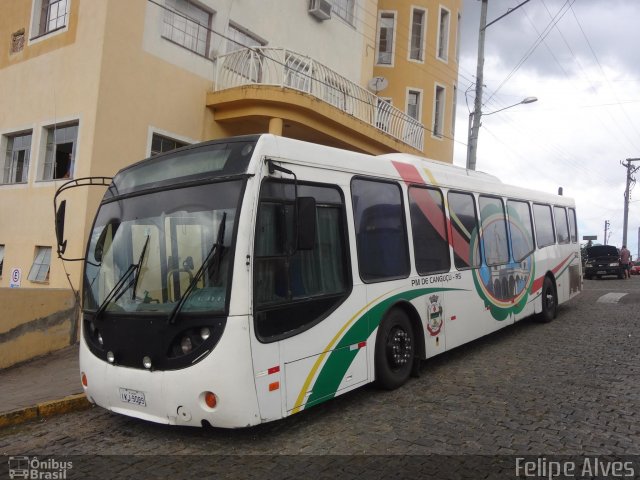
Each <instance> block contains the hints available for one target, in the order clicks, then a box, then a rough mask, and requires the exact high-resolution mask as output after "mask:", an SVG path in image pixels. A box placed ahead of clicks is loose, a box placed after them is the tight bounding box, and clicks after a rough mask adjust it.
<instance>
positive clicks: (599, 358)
mask: <svg viewBox="0 0 640 480" xmlns="http://www.w3.org/2000/svg"><path fill="white" fill-rule="evenodd" d="M608 292H621V293H627V295H625V296H624V297H622V298H621V299H620V301H619V302H617V303H603V302H598V301H597V300H598V298H601V297H602V296H603V295H605V294H606V293H608ZM639 306H640V278H638V277H635V278H632V279H631V280H627V281H624V280H602V281H596V280H594V281H585V291H584V292H583V293H582V295H580V296H579V297H578V298H577V299H574V300H573V301H571V302H570V303H569V304H567V305H565V306H563V307H562V308H560V309H559V313H558V318H557V319H556V320H554V321H553V322H551V323H549V324H539V323H536V322H534V321H532V320H526V321H523V322H521V323H519V324H517V325H514V326H510V327H508V328H506V329H505V330H503V331H501V332H498V333H496V334H493V335H490V336H488V337H485V338H483V339H480V340H478V341H476V342H473V343H471V344H469V345H466V346H463V347H461V348H458V349H455V350H453V351H451V352H448V353H446V354H444V355H443V356H440V357H437V358H434V359H431V360H429V361H427V362H425V363H424V364H423V366H422V375H421V377H420V378H412V379H411V380H410V381H409V382H408V384H407V385H405V386H404V387H403V388H400V389H398V390H395V391H392V392H386V391H380V390H377V389H375V388H374V387H372V386H369V387H365V388H362V389H359V390H357V391H355V392H352V393H351V394H347V395H346V396H342V397H338V398H336V399H334V400H332V401H330V402H327V403H325V404H322V405H320V406H318V407H315V408H313V409H311V410H309V411H306V412H303V413H301V414H298V415H294V416H293V417H290V418H288V419H285V420H283V421H278V422H274V423H269V424H265V425H262V426H259V427H256V428H250V429H243V430H218V429H191V428H180V427H171V426H164V425H157V424H153V423H149V422H145V421H142V420H136V419H131V418H127V417H123V416H120V415H116V414H112V413H109V412H107V411H105V410H103V409H101V408H92V409H90V410H87V411H83V412H77V413H72V414H67V415H63V416H59V417H54V418H51V419H49V420H47V421H43V422H36V423H28V424H23V425H21V426H17V427H11V428H7V429H5V430H2V431H0V453H1V454H4V455H36V454H37V455H93V454H101V455H105V454H154V455H187V454H207V455H209V454H217V455H230V454H231V455H235V454H260V455H273V454H288V455H299V454H312V455H344V454H357V455H361V454H376V455H395V454H443V455H461V454H468V455H474V454H475V455H496V454H508V455H511V454H517V455H553V454H562V455H603V454H610V455H630V454H635V455H638V454H640V413H639V412H638V406H639V405H640V387H639V382H638V380H639V375H640V315H639V314H638V307H639Z"/></svg>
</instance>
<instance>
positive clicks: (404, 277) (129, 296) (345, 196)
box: [56, 135, 582, 427]
mask: <svg viewBox="0 0 640 480" xmlns="http://www.w3.org/2000/svg"><path fill="white" fill-rule="evenodd" d="M82 180H86V179H78V180H74V181H72V182H70V184H69V185H68V186H67V187H65V186H63V187H61V189H60V191H59V192H57V194H56V197H57V195H58V194H59V193H61V191H62V190H64V189H66V188H71V187H72V186H77V185H80V184H82V183H83V181H82ZM84 183H85V184H86V183H87V182H86V181H85V182H84ZM89 183H94V182H92V181H89ZM106 184H107V183H106V182H105V185H106ZM63 203H64V202H63ZM61 207H63V205H61ZM63 229H64V208H62V209H59V210H58V215H57V222H56V232H57V234H58V243H59V249H61V251H62V252H63V251H64V245H65V243H66V242H64V233H63ZM83 260H84V261H85V268H84V280H83V306H82V335H81V345H80V369H81V378H82V384H83V386H84V391H85V393H86V395H87V398H88V399H89V400H90V401H91V402H94V403H95V404H97V405H100V406H102V407H104V408H107V409H109V410H111V411H113V412H117V413H121V414H124V415H130V416H133V417H138V418H142V419H146V420H151V421H154V422H162V423H168V424H178V425H193V426H200V425H212V426H216V427H244V426H250V425H255V424H259V423H262V422H267V421H271V420H276V419H281V418H283V417H287V416H289V415H291V414H294V413H297V412H300V411H301V410H304V409H307V408H309V407H311V406H313V405H316V404H318V403H321V402H324V401H326V400H329V399H331V398H333V397H335V396H337V395H340V394H342V393H345V392H348V391H350V390H353V389H355V388H358V387H360V386H362V385H364V384H366V383H369V382H373V381H376V382H377V383H378V384H379V385H380V386H381V387H382V388H386V389H393V388H396V387H399V386H400V385H402V384H403V383H405V382H406V381H407V379H408V377H409V376H410V375H411V373H412V372H416V370H417V368H418V363H419V361H420V360H421V359H427V358H430V357H433V356H434V355H437V354H439V353H442V352H445V351H447V350H449V349H451V348H454V347H456V346H459V345H461V344H463V343H465V342H469V341H471V340H474V339H477V338H478V337H481V336H483V335H486V334H488V333H490V332H493V331H495V330H498V329H500V328H503V327H505V326H506V325H509V324H512V323H514V322H516V321H518V320H520V319H522V318H524V317H527V316H530V315H534V314H537V315H538V316H539V318H540V319H541V320H543V321H550V320H552V319H553V318H554V317H555V315H556V308H557V306H558V305H559V304H562V303H564V302H566V301H567V300H569V299H570V298H572V297H573V296H575V295H577V294H578V293H579V292H580V290H581V289H582V280H581V279H582V274H581V268H582V267H581V263H580V256H579V244H578V235H577V226H576V214H575V206H574V202H573V201H572V200H570V199H568V198H565V197H563V196H558V195H551V194H546V193H540V192H535V191H531V190H526V189H522V188H516V187H512V186H507V185H504V184H502V183H501V182H500V181H499V180H497V179H496V178H494V177H492V176H490V175H487V174H483V173H479V172H474V171H467V170H465V169H462V168H458V167H454V166H451V165H447V164H443V163H439V162H435V161H429V160H425V159H423V158H418V157H414V156H410V155H406V154H389V155H382V156H378V157H376V156H370V155H365V154H360V153H354V152H350V151H343V150H338V149H335V148H329V147H325V146H320V145H315V144H310V143H305V142H301V141H297V140H292V139H287V138H282V137H276V136H273V135H257V136H249V137H237V138H230V139H224V140H216V141H211V142H206V143H202V144H198V145H193V146H189V147H185V148H182V149H179V150H175V151H172V152H169V153H166V154H163V155H158V156H156V157H152V158H150V159H147V160H144V161H142V162H140V163H137V164H135V165H132V166H130V167H127V168H125V169H123V170H121V171H120V172H119V173H118V174H117V175H116V176H115V177H114V178H113V180H112V181H111V182H110V184H109V187H108V189H107V191H106V193H105V195H104V198H103V200H102V202H101V205H100V208H99V210H98V212H97V215H96V218H95V222H94V225H93V228H92V230H91V235H90V240H89V243H88V246H87V250H86V255H85V257H84V258H83Z"/></svg>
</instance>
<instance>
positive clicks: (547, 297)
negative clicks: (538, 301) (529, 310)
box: [538, 277, 558, 323]
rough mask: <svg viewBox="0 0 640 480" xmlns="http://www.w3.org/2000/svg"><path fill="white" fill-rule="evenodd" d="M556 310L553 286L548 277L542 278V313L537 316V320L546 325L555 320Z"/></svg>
mask: <svg viewBox="0 0 640 480" xmlns="http://www.w3.org/2000/svg"><path fill="white" fill-rule="evenodd" d="M557 308H558V296H557V294H556V289H555V286H554V285H553V282H552V281H551V279H550V278H549V277H545V278H544V282H543V283H542V311H541V312H540V313H539V314H538V320H539V321H541V322H543V323H548V322H550V321H551V320H553V319H554V318H556V310H557Z"/></svg>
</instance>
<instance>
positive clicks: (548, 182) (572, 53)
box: [454, 0, 640, 259]
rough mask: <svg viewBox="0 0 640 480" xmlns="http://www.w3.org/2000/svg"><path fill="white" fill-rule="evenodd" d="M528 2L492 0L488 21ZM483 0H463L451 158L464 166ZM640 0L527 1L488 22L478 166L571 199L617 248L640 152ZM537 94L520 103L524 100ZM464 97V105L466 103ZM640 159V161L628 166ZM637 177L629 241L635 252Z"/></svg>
mask: <svg viewBox="0 0 640 480" xmlns="http://www.w3.org/2000/svg"><path fill="white" fill-rule="evenodd" d="M522 1H523V0H488V3H489V8H488V14H487V22H491V21H492V20H494V19H496V18H498V17H499V16H501V15H502V14H504V13H506V12H507V11H508V10H509V9H511V8H513V7H515V6H517V5H518V4H520V3H522ZM480 5H481V2H480V1H479V0H463V12H462V30H461V48H460V71H459V78H458V93H459V95H458V99H457V101H458V107H457V117H456V132H455V148H454V164H455V165H459V166H465V164H466V150H467V135H468V121H469V112H470V111H471V110H472V109H473V102H474V98H475V78H476V65H477V54H478V28H479V24H480ZM639 20H640V0H530V1H529V2H528V3H527V4H525V5H524V6H522V7H521V8H518V9H517V10H514V11H513V12H511V13H510V14H509V15H508V16H506V17H504V18H502V19H500V20H499V21H497V22H496V23H495V24H493V25H490V26H489V27H488V28H487V29H486V40H485V64H484V78H483V82H482V83H483V84H484V89H483V103H484V106H483V108H482V112H483V117H482V126H481V128H480V133H479V137H478V139H479V140H478V152H477V167H476V169H477V170H481V171H484V172H487V173H491V174H493V175H496V176H497V177H498V178H500V179H501V180H502V181H503V182H505V183H510V184H514V185H518V186H523V187H528V188H534V189H536V190H542V191H546V192H550V193H557V191H558V187H560V186H561V187H562V188H563V191H564V195H565V196H568V197H572V198H574V199H575V201H576V209H577V215H578V233H579V235H580V238H581V239H582V236H584V235H597V236H598V239H597V240H596V242H595V243H605V242H604V225H605V221H609V224H610V235H609V237H608V241H607V243H608V244H611V245H616V246H617V247H618V248H620V246H621V245H622V238H623V223H624V213H623V212H624V191H625V185H626V174H627V170H626V168H625V167H624V166H623V165H622V164H621V162H623V161H626V159H629V158H640V28H638V21H639ZM530 96H534V97H537V98H538V101H537V102H535V103H530V104H526V105H525V104H522V105H517V106H514V107H513V108H509V109H508V110H505V111H502V112H497V113H495V114H494V115H487V114H488V113H491V112H493V111H495V110H499V109H501V108H503V107H506V106H509V105H513V104H516V103H518V102H520V101H521V100H522V99H524V98H525V97H530ZM467 105H468V106H467ZM633 164H634V165H635V166H638V167H640V161H638V162H634V163H633ZM635 177H636V178H637V179H638V180H639V182H638V183H639V185H637V186H636V187H635V188H634V189H633V190H632V191H631V203H630V204H629V222H628V233H627V247H628V248H629V250H631V253H632V255H633V257H634V259H635V258H636V256H638V253H639V252H638V228H639V227H640V169H639V170H638V172H637V173H636V175H635Z"/></svg>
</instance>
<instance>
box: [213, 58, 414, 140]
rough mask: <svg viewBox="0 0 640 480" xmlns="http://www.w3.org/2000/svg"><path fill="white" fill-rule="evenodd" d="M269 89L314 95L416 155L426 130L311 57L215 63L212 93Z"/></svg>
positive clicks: (412, 119) (235, 60)
mask: <svg viewBox="0 0 640 480" xmlns="http://www.w3.org/2000/svg"><path fill="white" fill-rule="evenodd" d="M254 84H258V85H273V86H279V87H283V88H284V87H286V88H291V89H294V90H299V91H301V92H304V93H308V94H310V95H313V96H314V97H316V98H318V99H320V100H323V101H325V102H327V103H329V104H331V105H333V106H334V107H336V108H339V109H340V110H342V111H343V112H345V113H347V114H349V115H352V116H354V117H355V118H358V119H359V120H362V121H363V122H366V123H368V124H369V125H372V126H374V127H375V128H377V129H378V130H380V131H382V132H385V133H387V134H389V135H391V136H392V137H394V138H396V139H398V140H400V141H401V142H403V143H405V144H407V145H410V146H412V147H414V148H416V149H418V150H420V151H422V150H423V148H424V126H423V125H422V124H421V123H420V122H418V121H417V120H415V119H414V118H412V117H410V116H408V115H407V114H406V113H404V112H403V111H402V110H398V109H397V108H395V107H393V106H392V105H391V104H389V103H388V102H386V101H385V100H383V99H381V98H380V97H378V96H376V95H374V94H373V93H371V92H369V91H368V90H365V89H364V88H362V87H360V86H359V85H357V84H355V83H353V82H351V81H350V80H347V79H346V78H345V77H343V76H341V75H339V74H337V73H336V72H334V71H333V70H331V69H329V68H327V67H326V66H324V65H322V64H321V63H318V62H316V61H315V60H313V59H312V58H310V57H307V56H305V55H300V54H298V53H295V52H292V51H290V50H285V49H277V48H251V49H242V50H238V51H236V52H233V53H228V54H226V55H221V56H219V57H217V58H216V62H215V84H214V86H213V89H214V91H221V90H226V89H228V88H234V87H239V86H242V85H254Z"/></svg>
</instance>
